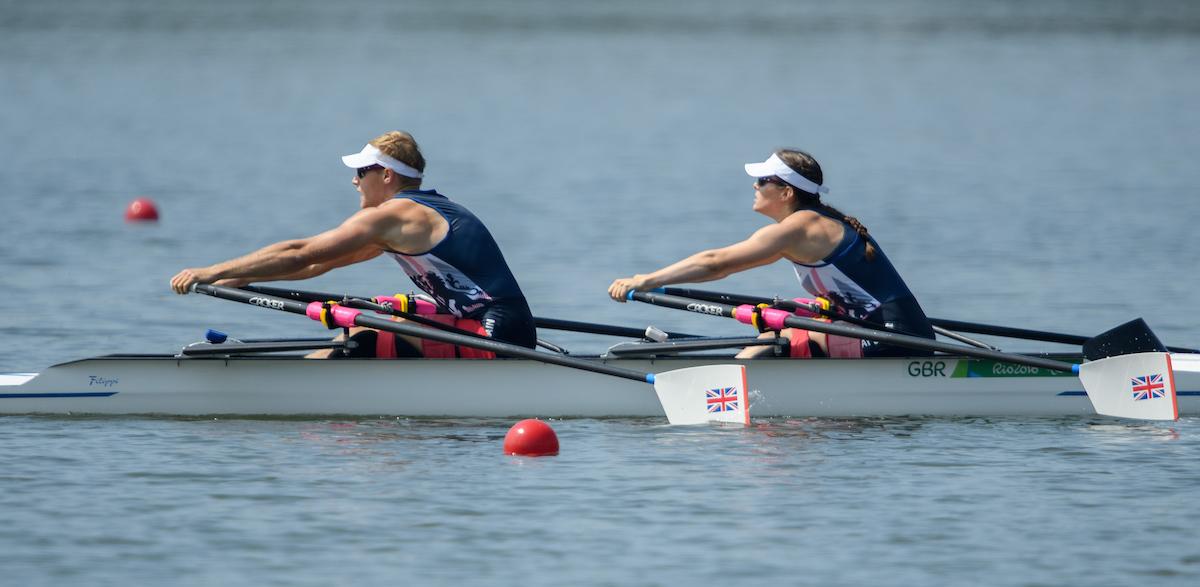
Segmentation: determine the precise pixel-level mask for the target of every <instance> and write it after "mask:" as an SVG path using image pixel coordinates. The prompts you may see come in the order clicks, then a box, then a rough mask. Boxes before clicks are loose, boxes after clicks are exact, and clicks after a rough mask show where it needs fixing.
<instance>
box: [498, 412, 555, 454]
mask: <svg viewBox="0 0 1200 587" xmlns="http://www.w3.org/2000/svg"><path fill="white" fill-rule="evenodd" d="M504 454H506V455H518V456H523V457H548V456H552V455H556V454H558V435H557V434H555V433H554V429H553V428H551V427H550V425H549V424H547V423H545V422H543V421H541V420H521V421H520V422H517V423H516V424H513V427H512V428H509V429H508V434H505V435H504Z"/></svg>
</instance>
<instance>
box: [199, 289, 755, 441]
mask: <svg viewBox="0 0 1200 587" xmlns="http://www.w3.org/2000/svg"><path fill="white" fill-rule="evenodd" d="M192 291H194V292H196V293H203V294H207V295H210V296H213V297H215V298H220V299H224V300H231V301H235V302H241V303H244V304H250V305H254V306H259V307H261V308H268V309H271V310H279V311H282V312H290V313H293V314H300V315H302V316H308V317H309V318H312V319H313V320H318V321H322V320H324V321H330V322H332V323H335V324H336V325H337V326H341V327H344V328H349V327H352V326H364V327H367V328H374V329H376V330H386V331H388V332H393V333H396V334H402V335H407V336H415V337H418V338H426V339H430V340H436V341H439V342H444V343H448V344H456V345H460V346H465V347H471V348H476V349H480V350H485V351H491V352H493V353H496V354H497V355H504V356H508V357H517V358H522V359H530V360H533V361H539V362H542V363H549V364H551V365H559V366H561V367H570V368H572V369H580V370H583V371H591V372H593V373H600V374H602V375H611V376H613V377H621V378H624V379H631V380H633V381H641V382H643V383H650V384H652V385H653V386H654V391H655V392H656V393H657V394H658V399H659V402H660V403H661V404H662V407H663V412H665V413H666V416H667V421H668V422H670V423H671V424H703V423H706V422H728V423H734V424H749V423H750V406H749V403H748V398H747V393H748V391H749V390H748V389H747V387H746V368H745V367H744V366H742V365H706V366H702V367H689V368H685V369H675V370H671V371H663V372H660V373H644V372H641V371H633V370H631V369H623V368H620V367H614V366H611V365H607V364H604V363H602V362H599V361H588V360H585V359H577V358H573V357H568V356H565V355H559V354H552V353H543V352H538V351H536V350H533V349H528V348H525V347H522V346H517V345H513V344H508V343H504V342H500V341H497V340H492V339H489V338H473V337H470V336H463V335H461V334H456V333H453V332H446V331H442V330H432V329H428V328H421V327H420V326H415V325H412V324H406V323H404V322H397V321H395V320H390V319H387V318H382V317H379V316H374V315H372V314H367V313H364V312H363V311H362V310H358V309H355V308H348V307H345V306H341V305H338V304H329V303H328V302H317V301H314V302H307V303H306V302H299V301H296V300H289V299H285V298H281V297H278V296H272V295H267V294H264V293H259V292H252V291H243V290H241V289H235V288H230V287H222V286H217V285H209V284H196V285H194V286H193V287H192ZM530 383H533V384H536V382H533V381H531V382H530Z"/></svg>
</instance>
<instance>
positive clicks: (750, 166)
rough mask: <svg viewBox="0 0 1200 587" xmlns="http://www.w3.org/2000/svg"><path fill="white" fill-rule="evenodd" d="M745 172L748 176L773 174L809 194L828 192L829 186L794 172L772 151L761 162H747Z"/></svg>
mask: <svg viewBox="0 0 1200 587" xmlns="http://www.w3.org/2000/svg"><path fill="white" fill-rule="evenodd" d="M746 173H747V174H749V175H750V177H771V176H772V175H774V176H775V177H778V178H779V179H782V180H783V181H786V182H788V183H789V184H791V185H792V187H795V188H797V189H799V190H800V191H802V192H808V193H810V194H828V193H829V188H827V187H825V186H823V185H817V183H816V182H814V181H812V180H811V179H808V178H807V177H804V176H803V175H800V174H799V173H796V170H794V169H792V168H791V167H788V166H787V164H786V163H784V162H783V159H780V158H779V155H776V154H774V153H772V154H771V156H770V157H769V158H767V160H766V161H763V162H762V163H747V164H746Z"/></svg>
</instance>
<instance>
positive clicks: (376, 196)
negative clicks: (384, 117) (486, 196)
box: [171, 131, 537, 358]
mask: <svg viewBox="0 0 1200 587" xmlns="http://www.w3.org/2000/svg"><path fill="white" fill-rule="evenodd" d="M342 162H343V163H345V164H346V166H347V167H350V168H353V169H354V170H355V177H354V178H353V179H351V180H350V181H351V183H352V184H354V187H355V188H356V189H357V190H358V193H359V194H360V195H361V198H360V206H361V207H362V210H359V211H358V212H356V213H354V214H353V215H352V216H350V218H348V219H347V220H346V221H345V222H342V224H341V225H340V226H338V227H337V228H334V229H332V230H329V231H326V232H323V233H321V234H318V235H316V236H311V237H308V238H302V239H296V240H286V241H281V242H278V243H275V244H273V245H269V246H266V247H263V248H261V249H259V250H257V251H255V252H253V253H250V254H248V255H246V256H243V257H238V258H236V259H231V260H229V261H225V262H222V263H217V264H215V265H209V266H208V267H200V268H192V269H184V270H183V271H180V272H179V273H178V274H177V275H175V277H172V278H171V288H172V289H173V290H175V292H176V293H180V294H186V293H188V292H189V291H190V288H191V286H192V285H193V284H196V283H216V284H218V285H228V286H233V287H238V286H242V285H246V284H248V283H254V282H258V281H277V280H297V279H308V278H310V277H316V276H318V275H321V274H323V273H325V272H327V271H329V270H331V269H336V268H338V267H345V266H346V265H351V264H354V263H361V262H363V261H366V260H368V259H373V258H375V257H377V256H379V255H380V254H382V253H387V254H388V255H390V256H391V257H392V258H393V259H395V260H396V262H397V263H399V264H400V267H401V268H403V269H404V272H405V273H407V274H408V276H409V278H411V279H412V281H413V283H415V284H416V285H417V287H419V288H421V290H423V291H424V292H425V293H427V294H429V295H430V296H432V297H433V298H434V299H435V300H436V301H437V304H438V309H439V314H441V313H445V314H448V315H449V316H448V317H447V319H445V320H442V322H448V323H451V324H452V325H453V326H454V327H456V328H458V329H460V330H467V331H470V332H475V333H478V334H483V335H486V336H488V337H491V338H494V339H496V340H499V341H503V342H507V343H511V344H516V345H520V346H524V347H528V348H533V347H534V346H535V345H536V343H537V333H536V330H535V328H534V323H533V315H532V314H531V313H530V311H529V304H528V303H527V302H526V301H525V295H524V294H523V293H522V292H521V288H520V286H519V285H518V284H517V280H516V278H514V277H513V274H512V271H511V270H509V268H508V263H506V262H505V260H504V255H502V254H501V253H500V247H499V246H498V245H497V244H496V241H495V239H493V238H492V235H491V233H489V232H488V230H487V228H486V227H485V226H484V225H483V223H482V222H480V220H479V219H478V218H477V217H476V216H475V215H474V214H472V213H471V212H470V211H469V210H467V209H466V208H465V207H463V206H462V205H461V204H458V203H456V202H452V201H450V200H449V199H448V198H446V196H443V195H442V194H439V193H437V191H436V190H422V189H420V188H421V179H422V177H423V176H424V171H425V158H424V156H422V155H421V150H420V148H418V146H417V143H416V141H415V140H413V137H412V135H410V134H408V133H406V132H402V131H392V132H388V133H385V134H383V135H380V136H379V137H376V138H375V139H374V140H372V141H371V142H369V143H367V145H366V146H365V147H363V149H362V151H360V152H358V153H355V154H353V155H346V156H344V157H342ZM351 338H352V339H353V340H355V341H356V342H357V343H358V345H357V347H356V349H355V350H353V351H352V352H351V356H373V357H417V356H425V357H440V358H450V357H455V356H461V357H473V358H491V357H492V356H493V354H492V353H491V352H488V351H480V350H475V349H470V348H465V347H458V348H455V347H452V346H450V345H445V344H442V343H437V342H434V341H428V340H422V339H420V338H415V337H409V336H399V337H397V336H396V335H393V334H392V333H389V332H379V331H375V330H371V329H367V328H357V327H356V328H354V329H352V330H351ZM339 354H340V353H339ZM310 356H313V357H322V358H324V357H336V356H338V355H337V354H332V351H319V352H318V353H314V354H313V355H310Z"/></svg>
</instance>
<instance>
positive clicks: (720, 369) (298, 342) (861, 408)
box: [0, 284, 1200, 424]
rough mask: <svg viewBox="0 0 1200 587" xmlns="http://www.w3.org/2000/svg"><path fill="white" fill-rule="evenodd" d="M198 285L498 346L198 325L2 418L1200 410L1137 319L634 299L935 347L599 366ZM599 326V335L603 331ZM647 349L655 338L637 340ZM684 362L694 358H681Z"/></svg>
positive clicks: (4, 401)
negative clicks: (354, 351)
mask: <svg viewBox="0 0 1200 587" xmlns="http://www.w3.org/2000/svg"><path fill="white" fill-rule="evenodd" d="M193 291H195V292H197V293H204V294H207V295H210V296H213V297H216V298H218V299H225V300H230V301H236V302H241V303H245V304H249V305H251V306H256V307H260V308H266V309H270V310H274V311H282V312H286V313H292V314H299V315H304V316H307V317H308V318H311V319H313V320H317V321H320V322H322V323H323V324H325V325H326V326H328V327H330V328H339V327H340V328H343V329H346V331H348V329H349V328H351V327H354V326H359V327H366V328H374V329H377V330H384V331H390V332H394V333H396V334H403V335H408V336H418V337H421V338H428V339H433V340H438V341H441V342H445V343H449V344H457V345H463V346H469V347H474V348H477V349H481V350H487V351H493V352H495V353H497V354H498V355H499V356H500V357H501V358H498V359H494V360H469V359H368V358H362V359H355V358H345V357H343V358H340V359H336V360H313V359H306V358H304V356H302V355H295V354H292V355H280V354H278V353H288V352H294V351H300V350H311V349H314V348H331V349H339V348H340V349H342V350H346V347H347V346H348V345H352V344H353V343H352V342H332V341H329V340H327V339H293V340H270V341H263V340H259V341H253V340H247V341H227V340H226V339H227V337H225V336H224V335H222V334H220V333H212V332H210V333H209V335H208V336H206V340H205V341H203V342H199V343H193V344H191V345H188V346H186V347H184V348H183V349H181V350H180V351H179V352H178V353H175V354H162V355H108V356H103V357H95V358H90V359H83V360H79V361H72V362H68V363H62V364H58V365H54V366H51V367H50V368H48V369H47V370H46V371H45V372H43V373H40V374H37V373H9V374H0V414H37V413H50V414H62V413H72V414H74V413H96V414H164V415H182V416H198V415H240V416H258V415H262V416H315V415H334V414H354V415H373V416H415V417H439V416H443V417H483V418H489V417H517V416H529V415H533V416H540V417H558V418H561V417H657V416H663V415H665V416H666V417H667V420H668V421H669V422H670V423H672V424H699V423H705V422H710V421H719V422H727V423H737V424H748V423H749V422H750V419H749V414H750V412H751V411H753V412H754V414H755V415H756V416H757V417H785V418H786V417H811V416H821V417H857V416H902V415H929V416H1066V415H1086V414H1091V413H1100V414H1106V415H1113V416H1119V417H1128V418H1143V419H1157V420H1172V419H1176V418H1178V414H1179V410H1180V409H1182V410H1183V411H1184V412H1186V411H1187V410H1189V409H1194V410H1197V411H1200V353H1196V352H1195V351H1192V350H1190V349H1183V351H1185V352H1175V351H1171V352H1168V349H1166V348H1164V347H1162V344H1161V343H1160V342H1158V340H1157V338H1156V337H1155V336H1154V335H1153V333H1151V332H1150V331H1149V329H1148V327H1146V326H1145V324H1144V323H1143V322H1141V321H1140V320H1137V321H1133V322H1129V323H1127V324H1124V325H1122V326H1120V327H1118V328H1116V329H1113V330H1111V331H1109V332H1107V333H1104V334H1102V335H1099V336H1097V337H1093V338H1092V339H1089V341H1088V342H1087V343H1086V344H1084V345H1083V354H1082V355H1051V354H1041V355H1018V354H1012V353H1004V352H1000V351H998V350H995V349H993V348H974V347H965V346H961V345H953V344H947V343H943V342H938V341H932V340H927V339H921V338H915V337H912V336H908V335H905V334H901V333H897V332H888V331H884V330H876V329H871V328H865V327H859V326H853V325H842V324H834V323H826V322H819V321H814V320H810V319H808V318H801V317H797V316H793V315H792V314H790V313H788V312H784V311H782V310H777V309H771V308H758V309H756V310H754V309H752V308H751V307H750V306H748V305H744V306H738V307H735V306H732V305H728V304H724V303H720V302H717V301H708V302H704V303H700V302H697V301H696V299H694V298H685V297H678V296H671V295H669V294H658V293H646V292H631V294H630V295H631V299H637V300H639V301H644V302H647V303H654V304H657V305H664V306H667V307H675V308H677V309H684V310H687V311H691V312H696V313H701V314H708V315H722V316H727V317H734V318H738V319H742V318H746V316H743V313H744V312H746V311H748V310H753V311H752V312H751V315H750V318H753V320H751V321H756V320H760V319H761V320H767V321H773V322H776V323H777V324H775V325H774V326H773V327H772V329H774V330H782V329H783V328H785V327H786V328H807V329H812V330H816V331H819V332H827V333H831V334H841V335H845V336H851V337H857V338H864V339H870V340H880V341H888V342H893V343H896V344H898V345H900V346H903V347H906V348H913V349H918V350H925V351H935V352H941V353H943V354H940V355H938V354H934V355H926V356H920V357H916V356H914V357H910V358H867V359H812V360H806V361H795V360H788V359H784V358H778V357H777V356H776V357H770V358H756V359H743V360H737V359H734V358H733V357H731V356H729V355H719V354H716V355H714V354H712V353H711V351H713V350H715V349H725V350H728V349H730V348H735V347H739V346H744V345H747V344H755V345H775V346H776V351H777V354H778V351H782V350H784V349H785V348H786V345H787V340H786V339H783V338H766V339H759V338H757V337H749V338H745V337H742V338H736V339H712V338H702V337H676V338H677V339H675V340H658V341H651V340H646V339H643V340H639V341H631V342H626V343H623V344H618V345H614V346H613V347H612V348H610V349H609V350H608V352H606V353H605V354H604V355H602V356H593V357H581V356H576V355H571V356H568V355H567V354H566V353H565V352H564V351H562V349H558V351H560V352H551V353H546V352H539V351H536V350H533V349H527V348H524V347H519V346H516V345H511V344H507V343H504V342H501V341H496V340H492V339H488V338H479V337H478V336H467V333H461V332H458V333H456V332H450V331H445V330H438V329H434V330H429V329H422V328H420V327H419V326H416V325H413V324H408V323H404V322H396V321H393V320H390V319H385V318H381V317H376V316H372V315H368V314H365V313H364V310H367V311H374V312H377V313H382V314H385V315H386V314H391V315H403V316H405V317H407V318H409V319H411V320H419V319H420V318H421V317H420V316H419V314H418V313H413V312H410V311H409V310H408V309H407V308H408V307H410V306H412V305H417V306H419V304H410V303H409V301H407V300H405V299H401V298H388V299H389V300H391V301H389V302H386V303H385V302H383V301H382V298H374V299H372V300H366V299H364V298H357V297H351V296H342V297H341V301H340V302H337V301H320V300H330V299H331V298H333V296H328V295H325V294H316V293H315V292H298V291H292V292H280V291H275V290H271V291H267V290H265V289H264V288H246V289H236V288H228V287H220V286H214V285H207V284H197V285H195V286H193ZM333 299H338V298H333ZM303 300H307V301H303ZM572 324H574V325H578V324H579V323H572ZM593 326H600V325H593ZM571 327H574V326H571ZM612 328H613V327H604V328H602V329H601V330H606V331H608V333H614V332H613V330H612ZM660 334H661V333H660ZM647 338H658V337H655V336H649V333H647ZM550 346H553V345H550ZM697 352H699V353H703V354H687V353H697ZM1085 358H1087V359H1090V360H1088V361H1085V360H1084V359H1085ZM1131 377H1132V379H1131ZM647 383H649V384H651V385H652V386H653V388H650V387H647V386H646V384H647ZM651 389H652V390H653V393H651Z"/></svg>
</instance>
